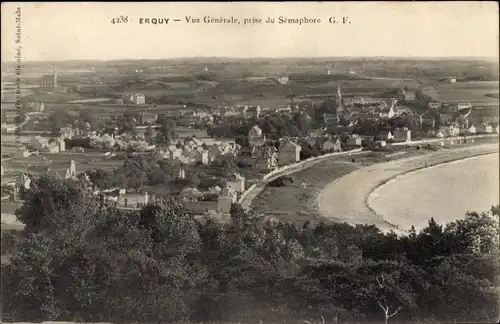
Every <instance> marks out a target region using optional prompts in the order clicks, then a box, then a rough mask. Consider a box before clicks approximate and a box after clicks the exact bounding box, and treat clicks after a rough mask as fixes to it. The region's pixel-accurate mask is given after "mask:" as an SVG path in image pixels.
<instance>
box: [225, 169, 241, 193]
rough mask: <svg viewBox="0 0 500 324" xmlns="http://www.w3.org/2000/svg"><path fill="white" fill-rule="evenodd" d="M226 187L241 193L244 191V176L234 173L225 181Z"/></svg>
mask: <svg viewBox="0 0 500 324" xmlns="http://www.w3.org/2000/svg"><path fill="white" fill-rule="evenodd" d="M227 187H228V188H229V189H230V190H231V191H234V192H236V193H242V192H244V191H245V177H242V176H241V175H239V174H238V173H236V174H234V175H233V176H232V177H231V179H230V180H229V181H228V183H227Z"/></svg>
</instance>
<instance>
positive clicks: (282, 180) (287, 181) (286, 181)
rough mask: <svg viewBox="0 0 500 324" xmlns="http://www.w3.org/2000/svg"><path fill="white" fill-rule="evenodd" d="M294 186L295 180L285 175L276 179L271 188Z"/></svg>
mask: <svg viewBox="0 0 500 324" xmlns="http://www.w3.org/2000/svg"><path fill="white" fill-rule="evenodd" d="M291 184H293V178H292V177H291V176H289V175H284V176H281V177H279V178H276V179H274V180H273V181H271V182H270V183H269V186H271V187H284V186H289V185H291Z"/></svg>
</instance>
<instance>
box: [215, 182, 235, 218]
mask: <svg viewBox="0 0 500 324" xmlns="http://www.w3.org/2000/svg"><path fill="white" fill-rule="evenodd" d="M235 202H236V193H235V192H232V191H231V190H230V189H229V188H224V189H222V192H221V193H220V195H219V198H218V199H217V210H216V211H217V213H222V214H229V212H230V211H231V205H232V204H233V203H235Z"/></svg>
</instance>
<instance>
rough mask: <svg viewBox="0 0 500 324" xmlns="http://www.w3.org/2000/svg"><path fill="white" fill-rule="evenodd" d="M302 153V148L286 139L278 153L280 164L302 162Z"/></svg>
mask: <svg viewBox="0 0 500 324" xmlns="http://www.w3.org/2000/svg"><path fill="white" fill-rule="evenodd" d="M300 151H302V147H301V146H300V145H298V144H295V143H294V142H292V141H290V140H289V139H286V140H284V141H282V142H281V144H280V147H279V151H278V164H279V165H287V164H290V163H295V162H299V161H300Z"/></svg>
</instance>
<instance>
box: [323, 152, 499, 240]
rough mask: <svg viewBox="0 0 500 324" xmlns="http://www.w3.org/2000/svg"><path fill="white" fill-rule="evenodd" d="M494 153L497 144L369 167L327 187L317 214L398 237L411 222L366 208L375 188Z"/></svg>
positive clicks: (436, 153)
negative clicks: (404, 176) (419, 171)
mask: <svg viewBox="0 0 500 324" xmlns="http://www.w3.org/2000/svg"><path fill="white" fill-rule="evenodd" d="M497 152H498V143H491V144H482V145H476V146H468V147H461V148H456V149H450V150H443V151H437V152H432V153H429V154H425V155H421V156H414V157H410V158H405V159H399V160H395V161H390V162H386V163H380V164H375V165H372V166H368V167H365V168H362V169H359V170H357V171H354V172H352V173H350V174H347V175H345V176H343V177H341V178H339V179H337V180H336V181H334V182H332V183H330V184H328V185H327V186H326V187H325V189H324V190H323V191H322V192H321V193H320V194H319V195H318V197H317V200H316V202H317V204H318V210H319V212H320V214H321V215H322V216H323V217H326V218H329V219H333V220H335V221H339V222H347V223H349V224H373V225H376V226H377V227H379V228H380V229H381V230H384V231H388V230H394V231H395V232H397V233H400V234H401V233H405V232H406V230H408V228H406V225H407V224H409V223H411V222H412V220H411V219H404V217H405V216H404V215H402V216H401V218H400V219H401V221H400V220H398V221H396V220H397V219H398V218H396V217H391V218H389V219H384V217H383V216H382V215H381V214H380V212H378V211H376V210H374V209H373V208H371V207H370V206H369V204H368V197H369V196H370V194H371V193H372V192H373V191H374V190H375V189H376V188H377V187H379V186H381V185H382V184H384V183H387V182H388V181H390V180H391V179H394V178H395V177H397V176H399V175H401V174H404V173H407V172H410V171H414V170H417V169H422V168H426V167H430V166H433V165H438V164H442V163H446V162H451V161H455V160H460V159H464V158H470V157H473V156H479V155H484V154H491V153H497ZM405 189H406V191H411V190H412V188H405ZM401 190H403V188H401ZM394 199H397V197H394ZM485 209H488V207H486V208H485ZM464 213H465V211H464ZM462 215H463V213H462ZM462 215H458V216H457V217H460V216H462ZM430 216H432V215H430ZM391 221H392V222H391Z"/></svg>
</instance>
